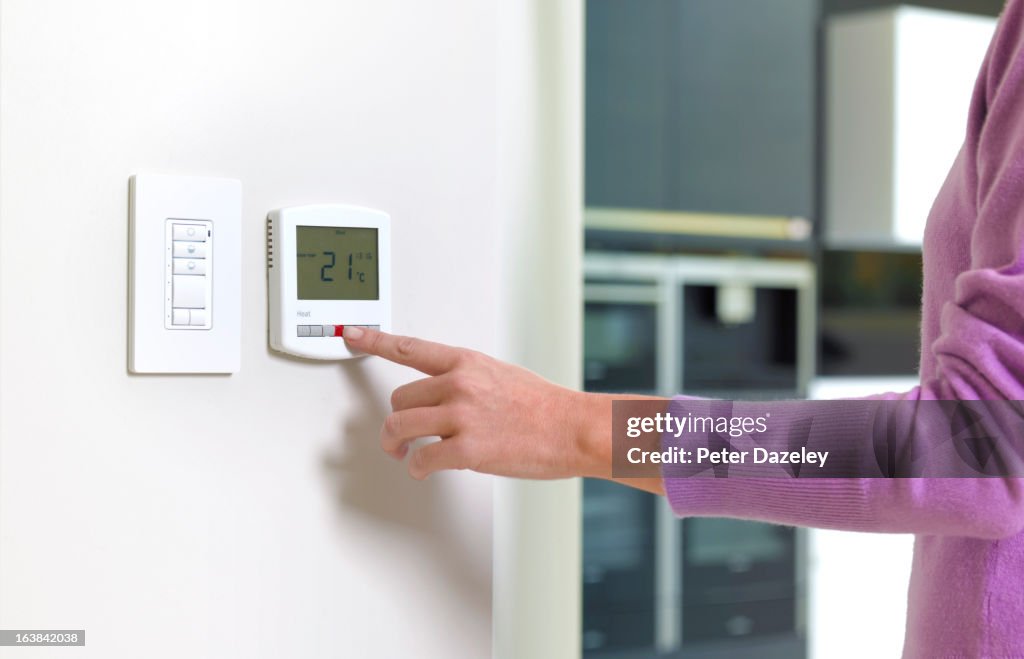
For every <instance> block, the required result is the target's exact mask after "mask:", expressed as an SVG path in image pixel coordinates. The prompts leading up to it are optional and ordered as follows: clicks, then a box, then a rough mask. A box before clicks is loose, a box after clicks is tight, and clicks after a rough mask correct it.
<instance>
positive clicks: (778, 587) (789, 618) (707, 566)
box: [682, 518, 797, 645]
mask: <svg viewBox="0 0 1024 659" xmlns="http://www.w3.org/2000/svg"><path fill="white" fill-rule="evenodd" d="M683 529H684V530H683V557H682V561H683V643H684V645H686V644H692V643H704V642H708V641H712V640H728V639H734V638H751V637H756V636H764V635H773V634H780V633H787V632H788V633H792V632H793V631H794V629H795V624H796V598H797V593H796V582H795V576H796V531H795V530H794V529H793V528H790V527H785V526H777V525H774V524H762V523H758V522H746V521H740V520H731V519H710V518H691V519H687V520H685V521H684V527H683Z"/></svg>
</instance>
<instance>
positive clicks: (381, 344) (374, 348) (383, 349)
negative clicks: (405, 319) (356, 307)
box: [342, 325, 459, 375]
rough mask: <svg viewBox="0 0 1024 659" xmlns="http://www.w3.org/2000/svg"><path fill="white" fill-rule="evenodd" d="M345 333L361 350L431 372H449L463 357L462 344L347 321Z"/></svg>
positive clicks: (346, 340) (433, 373)
mask: <svg viewBox="0 0 1024 659" xmlns="http://www.w3.org/2000/svg"><path fill="white" fill-rule="evenodd" d="M342 336H343V337H344V339H345V342H346V343H348V344H349V345H350V346H352V347H353V348H356V349H357V350H362V351H363V352H365V353H368V354H371V355H377V356H378V357H383V358H384V359H387V360H388V361H392V362H395V363H396V364H402V365H403V366H410V367H412V368H415V369H416V370H417V371H420V372H422V373H426V374H427V375H440V374H441V373H447V372H448V371H450V370H452V368H454V366H455V362H456V361H457V360H458V357H459V349H458V348H455V347H452V346H449V345H445V344H443V343H434V342H433V341H424V340H423V339H416V338H413V337H411V336H398V335H396V334H388V333H387V332H381V331H378V330H374V329H370V328H368V327H356V326H354V325H346V326H345V329H344V331H343V333H342Z"/></svg>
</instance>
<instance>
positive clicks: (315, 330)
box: [309, 325, 324, 336]
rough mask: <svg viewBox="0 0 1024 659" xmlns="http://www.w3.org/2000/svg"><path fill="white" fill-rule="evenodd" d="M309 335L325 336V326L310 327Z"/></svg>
mask: <svg viewBox="0 0 1024 659" xmlns="http://www.w3.org/2000/svg"><path fill="white" fill-rule="evenodd" d="M309 335H310V336H323V335H324V326H323V325H310V326H309Z"/></svg>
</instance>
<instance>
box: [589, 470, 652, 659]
mask: <svg viewBox="0 0 1024 659" xmlns="http://www.w3.org/2000/svg"><path fill="white" fill-rule="evenodd" d="M655 503H656V501H655V498H654V496H653V495H650V494H647V493H645V492H641V491H639V490H632V489H629V488H626V487H623V486H621V485H618V484H616V483H611V482H609V481H600V480H589V479H588V480H585V481H584V483H583V649H584V652H585V653H587V656H600V651H612V650H622V649H627V648H628V649H641V648H653V646H654V620H655V613H654V510H655V509H654V504H655Z"/></svg>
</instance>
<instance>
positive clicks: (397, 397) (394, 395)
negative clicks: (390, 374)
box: [391, 387, 405, 410]
mask: <svg viewBox="0 0 1024 659" xmlns="http://www.w3.org/2000/svg"><path fill="white" fill-rule="evenodd" d="M404 398H405V394H403V393H402V387H399V388H397V389H395V390H394V391H392V392H391V409H392V410H397V409H398V408H399V407H400V406H401V404H402V400H403V399H404Z"/></svg>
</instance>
